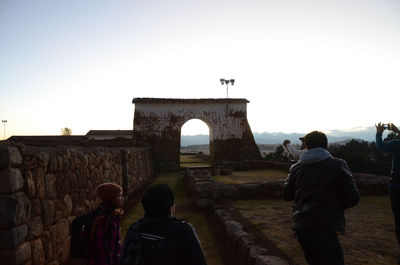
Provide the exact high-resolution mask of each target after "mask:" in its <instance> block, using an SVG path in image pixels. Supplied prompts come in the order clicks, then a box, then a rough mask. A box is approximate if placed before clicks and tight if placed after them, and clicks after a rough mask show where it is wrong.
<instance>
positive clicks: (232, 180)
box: [214, 169, 288, 184]
mask: <svg viewBox="0 0 400 265" xmlns="http://www.w3.org/2000/svg"><path fill="white" fill-rule="evenodd" d="M287 175H288V172H286V171H283V170H278V169H258V170H251V171H234V172H233V173H232V175H231V176H215V177H214V178H215V179H216V180H218V181H222V182H223V183H225V184H242V183H251V182H261V181H279V180H285V179H286V178H287Z"/></svg>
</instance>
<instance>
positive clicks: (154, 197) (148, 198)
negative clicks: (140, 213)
mask: <svg viewBox="0 0 400 265" xmlns="http://www.w3.org/2000/svg"><path fill="white" fill-rule="evenodd" d="M174 200H175V197H174V192H173V191H172V189H171V188H170V187H169V186H168V185H166V184H158V185H154V186H152V187H150V189H148V190H147V191H146V193H145V194H144V195H143V198H142V205H143V209H144V211H145V213H146V216H147V217H161V216H169V215H170V214H171V206H172V205H174Z"/></svg>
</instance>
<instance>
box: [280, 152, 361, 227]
mask: <svg viewBox="0 0 400 265" xmlns="http://www.w3.org/2000/svg"><path fill="white" fill-rule="evenodd" d="M284 197H285V199H286V200H288V201H291V200H294V205H293V221H294V222H293V229H294V230H298V229H307V230H315V231H341V232H344V230H345V218H344V210H345V209H348V208H350V207H353V206H355V205H356V204H357V203H358V201H359V199H360V195H359V192H358V189H357V187H356V185H355V183H354V181H353V177H352V175H351V172H350V170H349V168H348V167H347V164H346V162H345V161H344V160H342V159H338V158H334V157H332V156H331V154H330V153H329V152H328V151H327V150H326V149H324V148H319V147H318V148H313V149H311V150H309V151H307V152H305V153H303V154H302V155H301V157H300V160H299V162H298V163H296V164H294V165H293V166H292V167H291V168H290V170H289V176H288V178H287V180H286V181H285V187H284Z"/></svg>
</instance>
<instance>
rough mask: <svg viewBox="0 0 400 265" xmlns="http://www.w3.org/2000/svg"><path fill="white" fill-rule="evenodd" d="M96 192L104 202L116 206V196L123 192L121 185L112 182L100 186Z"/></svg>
mask: <svg viewBox="0 0 400 265" xmlns="http://www.w3.org/2000/svg"><path fill="white" fill-rule="evenodd" d="M96 190H97V193H98V194H99V197H100V199H101V200H102V201H103V202H105V203H111V204H114V201H115V198H116V196H117V195H118V194H119V193H120V192H122V188H121V186H120V185H118V184H115V183H111V182H106V183H103V184H100V185H99V186H97V188H96Z"/></svg>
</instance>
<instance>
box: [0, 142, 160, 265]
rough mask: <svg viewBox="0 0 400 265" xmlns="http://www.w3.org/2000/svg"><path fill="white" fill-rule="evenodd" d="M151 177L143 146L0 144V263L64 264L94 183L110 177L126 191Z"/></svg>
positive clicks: (92, 199)
mask: <svg viewBox="0 0 400 265" xmlns="http://www.w3.org/2000/svg"><path fill="white" fill-rule="evenodd" d="M152 176H153V167H152V163H151V158H150V152H149V150H148V149H147V148H145V147H128V148H112V147H79V146H52V147H37V146H35V147H32V146H25V145H23V144H15V145H14V146H0V238H1V240H0V260H1V263H2V264H10V265H12V264H16V265H19V264H33V265H38V264H51V265H57V264H62V263H63V262H64V261H66V260H67V259H68V257H69V244H70V223H71V222H72V220H73V219H74V218H75V216H76V215H79V214H82V213H86V212H89V211H91V210H93V209H95V208H96V207H97V206H98V204H99V201H98V199H97V198H96V192H95V187H96V186H97V185H99V184H101V183H103V182H114V183H118V184H120V185H121V186H123V187H124V192H125V195H126V196H128V195H129V194H130V193H133V192H135V191H137V190H138V189H139V188H141V187H142V186H143V185H144V184H146V183H147V182H148V181H149V180H150V179H151V178H152Z"/></svg>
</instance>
